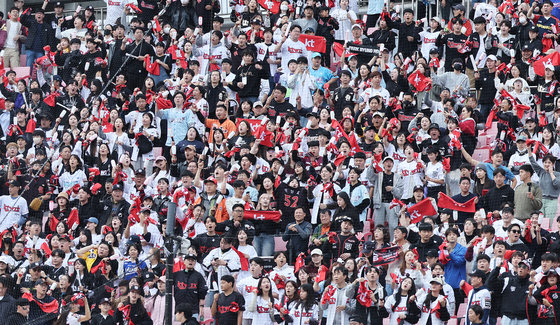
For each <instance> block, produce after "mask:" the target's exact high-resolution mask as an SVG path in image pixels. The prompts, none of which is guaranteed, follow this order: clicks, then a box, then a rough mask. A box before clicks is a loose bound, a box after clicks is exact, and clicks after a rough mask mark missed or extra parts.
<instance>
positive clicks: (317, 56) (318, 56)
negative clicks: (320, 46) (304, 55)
mask: <svg viewBox="0 0 560 325" xmlns="http://www.w3.org/2000/svg"><path fill="white" fill-rule="evenodd" d="M320 57H321V53H319V52H313V53H311V58H312V59H314V58H320Z"/></svg>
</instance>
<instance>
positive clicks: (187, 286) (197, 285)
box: [173, 270, 208, 306]
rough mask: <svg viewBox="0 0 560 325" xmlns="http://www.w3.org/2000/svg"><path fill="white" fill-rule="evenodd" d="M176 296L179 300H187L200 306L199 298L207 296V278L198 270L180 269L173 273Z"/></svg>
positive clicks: (176, 299) (193, 304)
mask: <svg viewBox="0 0 560 325" xmlns="http://www.w3.org/2000/svg"><path fill="white" fill-rule="evenodd" d="M173 279H174V287H175V289H174V296H175V301H177V302H182V303H183V302H187V303H189V304H191V305H192V306H198V303H199V300H201V299H204V298H205V297H206V292H207V291H208V288H207V287H206V280H205V279H204V277H203V276H202V274H200V273H199V272H198V271H195V270H192V271H187V270H185V271H179V272H175V273H173Z"/></svg>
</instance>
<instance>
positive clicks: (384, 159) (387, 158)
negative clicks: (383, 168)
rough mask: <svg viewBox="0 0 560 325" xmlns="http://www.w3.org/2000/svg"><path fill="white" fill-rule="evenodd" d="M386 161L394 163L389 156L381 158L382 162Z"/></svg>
mask: <svg viewBox="0 0 560 325" xmlns="http://www.w3.org/2000/svg"><path fill="white" fill-rule="evenodd" d="M387 160H390V161H392V162H395V161H394V160H393V157H390V156H387V157H385V158H383V162H385V161H387Z"/></svg>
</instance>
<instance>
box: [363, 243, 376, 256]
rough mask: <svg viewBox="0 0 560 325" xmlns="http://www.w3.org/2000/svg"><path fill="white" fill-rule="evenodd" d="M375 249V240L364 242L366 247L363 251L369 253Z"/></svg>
mask: <svg viewBox="0 0 560 325" xmlns="http://www.w3.org/2000/svg"><path fill="white" fill-rule="evenodd" d="M374 250H375V242H373V241H367V242H365V244H364V248H363V249H362V253H364V254H369V253H371V252H373V251H374Z"/></svg>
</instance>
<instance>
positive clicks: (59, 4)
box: [54, 1, 64, 8]
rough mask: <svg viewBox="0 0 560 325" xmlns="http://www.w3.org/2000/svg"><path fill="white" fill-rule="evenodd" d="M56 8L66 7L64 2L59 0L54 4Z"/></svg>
mask: <svg viewBox="0 0 560 325" xmlns="http://www.w3.org/2000/svg"><path fill="white" fill-rule="evenodd" d="M54 7H55V8H64V3H62V2H60V1H58V2H57V3H55V4H54Z"/></svg>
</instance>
